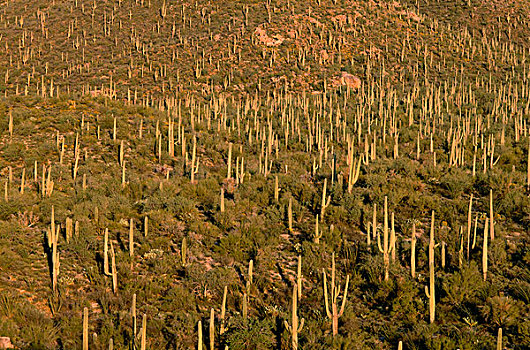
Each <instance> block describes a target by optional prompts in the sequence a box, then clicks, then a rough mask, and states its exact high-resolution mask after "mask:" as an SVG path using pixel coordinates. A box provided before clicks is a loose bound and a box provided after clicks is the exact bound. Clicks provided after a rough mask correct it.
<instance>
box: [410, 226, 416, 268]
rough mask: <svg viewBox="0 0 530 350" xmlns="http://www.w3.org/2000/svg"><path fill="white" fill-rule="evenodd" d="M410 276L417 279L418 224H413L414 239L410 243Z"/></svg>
mask: <svg viewBox="0 0 530 350" xmlns="http://www.w3.org/2000/svg"><path fill="white" fill-rule="evenodd" d="M410 275H411V276H412V278H414V277H416V223H415V222H414V223H412V238H411V241H410Z"/></svg>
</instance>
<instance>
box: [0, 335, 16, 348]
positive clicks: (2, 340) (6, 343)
mask: <svg viewBox="0 0 530 350" xmlns="http://www.w3.org/2000/svg"><path fill="white" fill-rule="evenodd" d="M14 348H15V347H14V346H13V344H12V343H11V338H9V337H0V349H14Z"/></svg>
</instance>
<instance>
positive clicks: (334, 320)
mask: <svg viewBox="0 0 530 350" xmlns="http://www.w3.org/2000/svg"><path fill="white" fill-rule="evenodd" d="M322 275H323V277H324V303H325V306H326V314H327V315H328V317H329V318H331V324H332V330H333V336H335V335H337V334H338V333H339V317H341V316H342V314H343V313H344V307H345V306H346V300H347V297H348V284H349V283H350V276H349V275H348V276H347V277H346V286H345V287H344V296H343V297H342V304H341V306H340V310H339V309H338V298H339V294H340V284H338V285H335V253H333V255H332V257H331V291H330V296H331V309H330V308H329V301H328V300H329V298H328V286H327V277H326V270H325V269H322Z"/></svg>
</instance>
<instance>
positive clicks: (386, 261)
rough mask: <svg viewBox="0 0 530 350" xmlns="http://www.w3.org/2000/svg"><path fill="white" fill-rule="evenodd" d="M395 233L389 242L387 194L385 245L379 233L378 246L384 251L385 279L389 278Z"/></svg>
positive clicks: (384, 225) (386, 202)
mask: <svg viewBox="0 0 530 350" xmlns="http://www.w3.org/2000/svg"><path fill="white" fill-rule="evenodd" d="M395 237H396V236H395V235H394V234H393V235H392V237H391V240H390V242H389V239H388V198H387V197H386V196H385V216H384V222H383V247H381V236H380V235H377V246H378V247H379V251H380V252H381V253H383V263H384V265H385V281H387V280H388V275H389V273H388V271H389V268H390V253H392V252H393V250H394V249H395Z"/></svg>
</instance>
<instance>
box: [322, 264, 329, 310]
mask: <svg viewBox="0 0 530 350" xmlns="http://www.w3.org/2000/svg"><path fill="white" fill-rule="evenodd" d="M322 275H323V276H324V304H325V305H326V314H327V315H328V317H329V318H331V312H330V311H329V302H328V282H327V278H326V271H325V270H324V269H322Z"/></svg>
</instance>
